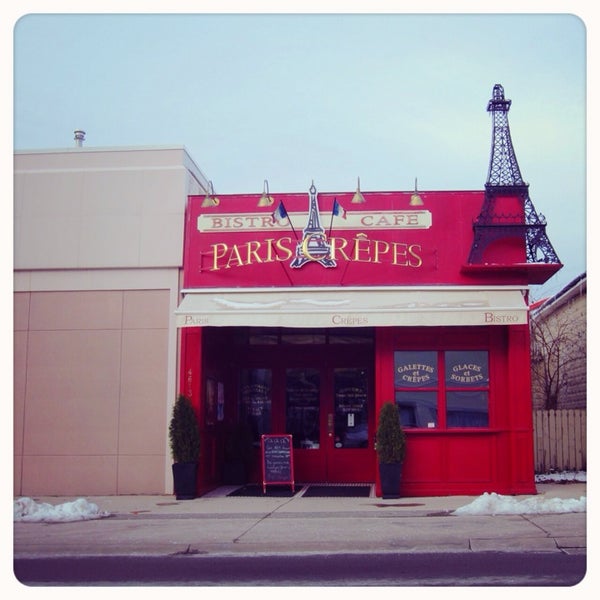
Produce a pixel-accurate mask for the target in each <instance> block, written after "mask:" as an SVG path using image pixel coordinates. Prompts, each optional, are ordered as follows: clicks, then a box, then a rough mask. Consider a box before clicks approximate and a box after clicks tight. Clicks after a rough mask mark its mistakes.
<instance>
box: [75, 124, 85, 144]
mask: <svg viewBox="0 0 600 600" xmlns="http://www.w3.org/2000/svg"><path fill="white" fill-rule="evenodd" d="M74 140H75V145H76V146H77V147H78V148H81V147H82V146H83V141H84V140H85V131H82V130H81V129H76V130H75V138H74Z"/></svg>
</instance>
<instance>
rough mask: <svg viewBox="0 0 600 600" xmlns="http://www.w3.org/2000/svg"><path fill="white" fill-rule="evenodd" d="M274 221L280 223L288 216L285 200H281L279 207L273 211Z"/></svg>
mask: <svg viewBox="0 0 600 600" xmlns="http://www.w3.org/2000/svg"><path fill="white" fill-rule="evenodd" d="M272 217H273V223H280V222H281V221H283V220H285V219H287V218H288V214H287V210H285V206H284V205H283V202H281V201H280V202H279V204H278V205H277V208H276V209H275V210H274V211H273V215H272Z"/></svg>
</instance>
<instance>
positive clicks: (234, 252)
mask: <svg viewBox="0 0 600 600" xmlns="http://www.w3.org/2000/svg"><path fill="white" fill-rule="evenodd" d="M231 263H234V266H236V267H242V266H244V262H243V261H242V257H241V256H240V251H239V250H238V247H237V244H234V245H233V246H232V247H231V253H230V254H229V258H228V259H227V264H226V265H225V268H226V269H231ZM235 263H237V265H236V264H235Z"/></svg>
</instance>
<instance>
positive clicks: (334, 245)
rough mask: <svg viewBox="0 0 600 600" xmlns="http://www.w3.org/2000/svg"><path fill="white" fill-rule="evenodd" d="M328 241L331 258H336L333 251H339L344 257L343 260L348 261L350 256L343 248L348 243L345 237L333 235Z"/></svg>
mask: <svg viewBox="0 0 600 600" xmlns="http://www.w3.org/2000/svg"><path fill="white" fill-rule="evenodd" d="M329 241H330V243H331V258H332V259H333V260H336V256H335V253H336V252H339V253H340V254H341V255H342V256H343V257H344V260H347V261H350V257H349V256H348V255H347V254H346V253H345V252H344V248H345V247H346V246H347V245H348V240H347V239H346V238H335V237H333V238H331V239H330V240H329ZM338 243H339V246H338Z"/></svg>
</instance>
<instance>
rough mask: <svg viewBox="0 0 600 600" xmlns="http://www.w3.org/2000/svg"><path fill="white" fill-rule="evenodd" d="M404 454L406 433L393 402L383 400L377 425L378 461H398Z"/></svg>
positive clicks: (400, 460)
mask: <svg viewBox="0 0 600 600" xmlns="http://www.w3.org/2000/svg"><path fill="white" fill-rule="evenodd" d="M405 456H406V435H405V433H404V429H402V425H401V424H400V413H399V412H398V407H397V406H396V404H395V402H385V403H384V404H383V406H382V407H381V411H380V412H379V422H378V425H377V457H378V459H379V462H380V463H383V464H391V463H399V462H402V461H403V460H404V457H405Z"/></svg>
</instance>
